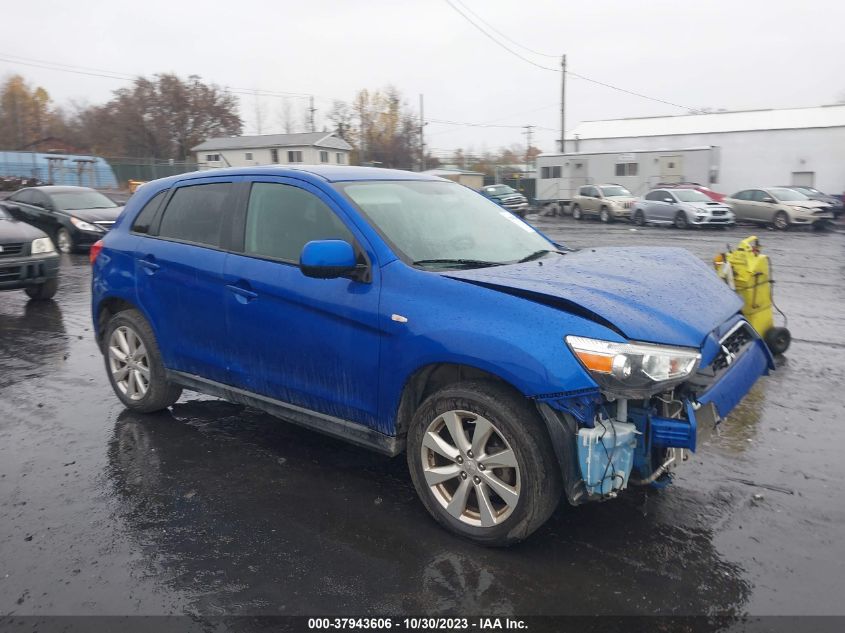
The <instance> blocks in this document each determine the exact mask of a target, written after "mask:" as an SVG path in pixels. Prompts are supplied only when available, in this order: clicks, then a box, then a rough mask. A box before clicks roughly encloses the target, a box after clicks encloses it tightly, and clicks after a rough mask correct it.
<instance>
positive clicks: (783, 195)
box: [769, 189, 809, 202]
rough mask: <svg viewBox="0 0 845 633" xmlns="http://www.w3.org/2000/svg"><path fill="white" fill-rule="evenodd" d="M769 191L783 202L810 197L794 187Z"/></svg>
mask: <svg viewBox="0 0 845 633" xmlns="http://www.w3.org/2000/svg"><path fill="white" fill-rule="evenodd" d="M769 193H770V194H772V195H773V196H774V197H775V198H777V199H778V200H781V201H783V202H796V201H798V200H809V198H807V196H805V195H804V194H803V193H801V192H800V191H795V190H794V189H769Z"/></svg>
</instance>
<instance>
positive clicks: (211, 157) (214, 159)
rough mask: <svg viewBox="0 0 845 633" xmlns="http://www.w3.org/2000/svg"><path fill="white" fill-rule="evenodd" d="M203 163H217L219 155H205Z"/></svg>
mask: <svg viewBox="0 0 845 633" xmlns="http://www.w3.org/2000/svg"><path fill="white" fill-rule="evenodd" d="M205 161H206V162H207V163H219V162H220V154H206V155H205Z"/></svg>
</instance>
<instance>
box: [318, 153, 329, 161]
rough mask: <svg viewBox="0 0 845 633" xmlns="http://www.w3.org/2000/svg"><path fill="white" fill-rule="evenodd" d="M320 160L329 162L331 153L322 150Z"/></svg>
mask: <svg viewBox="0 0 845 633" xmlns="http://www.w3.org/2000/svg"><path fill="white" fill-rule="evenodd" d="M320 162H321V163H327V162H329V153H328V152H320Z"/></svg>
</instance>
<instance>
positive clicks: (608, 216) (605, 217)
mask: <svg viewBox="0 0 845 633" xmlns="http://www.w3.org/2000/svg"><path fill="white" fill-rule="evenodd" d="M599 220H601V221H602V222H604V223H605V224H610V223H611V222H613V214H612V213H611V212H610V209H608V208H607V207H602V208H601V210H600V211H599Z"/></svg>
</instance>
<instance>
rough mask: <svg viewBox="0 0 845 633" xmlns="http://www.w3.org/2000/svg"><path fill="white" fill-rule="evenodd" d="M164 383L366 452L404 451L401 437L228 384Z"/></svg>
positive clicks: (177, 375) (177, 374)
mask: <svg viewBox="0 0 845 633" xmlns="http://www.w3.org/2000/svg"><path fill="white" fill-rule="evenodd" d="M167 380H169V381H171V382H174V383H177V384H179V385H182V386H183V387H185V388H187V389H190V390H192V391H198V392H200V393H206V394H209V395H212V396H217V397H219V398H223V399H225V400H229V401H230V402H237V403H239V404H245V405H247V406H250V407H254V408H256V409H260V410H261V411H265V412H266V413H269V414H270V415H273V416H276V417H278V418H281V419H283V420H285V421H287V422H291V423H293V424H297V425H299V426H304V427H305V428H307V429H311V430H312V431H317V432H318V433H323V434H324V435H328V436H331V437H335V438H338V439H341V440H344V441H346V442H349V443H351V444H356V445H358V446H363V447H364V448H368V449H370V450H373V451H376V452H377V453H381V454H382V455H388V456H389V457H395V456H396V455H398V454H399V453H401V452H403V451H404V450H405V438H404V437H395V436H392V435H385V434H384V433H379V432H378V431H374V430H372V429H368V428H367V427H365V426H362V425H360V424H357V423H355V422H350V421H349V420H343V419H341V418H335V417H333V416H330V415H326V414H324V413H318V412H317V411H312V410H310V409H305V408H303V407H298V406H296V405H295V404H290V403H288V402H282V401H281V400H275V399H273V398H269V397H267V396H262V395H260V394H257V393H253V392H251V391H245V390H244V389H239V388H237V387H232V386H230V385H224V384H223V383H219V382H215V381H213V380H208V379H206V378H202V377H200V376H195V375H193V374H186V373H183V372H181V371H171V370H169V369H168V370H167Z"/></svg>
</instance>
